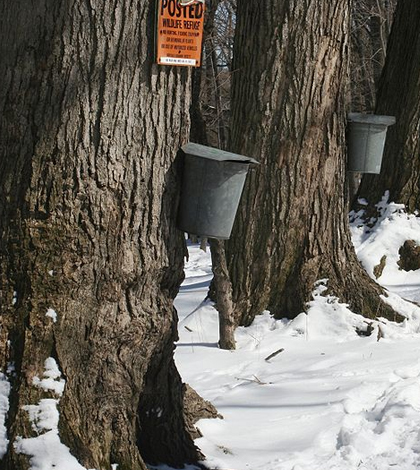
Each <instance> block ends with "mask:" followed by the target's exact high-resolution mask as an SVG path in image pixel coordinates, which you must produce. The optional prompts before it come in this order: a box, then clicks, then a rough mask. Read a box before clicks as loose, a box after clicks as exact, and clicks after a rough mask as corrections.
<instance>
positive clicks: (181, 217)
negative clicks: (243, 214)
mask: <svg viewBox="0 0 420 470" xmlns="http://www.w3.org/2000/svg"><path fill="white" fill-rule="evenodd" d="M182 150H183V152H184V153H185V160H184V174H183V179H182V192H181V201H180V206H179V212H178V228H179V229H180V230H183V231H184V232H187V233H190V234H194V235H199V236H205V237H209V238H217V239H221V240H226V239H228V238H229V237H230V234H231V232H232V227H233V222H234V220H235V216H236V211H237V209H238V205H239V200H240V198H241V194H242V190H243V187H244V183H245V178H246V175H247V173H248V168H249V165H250V164H251V163H253V164H257V163H258V162H257V161H256V160H254V159H253V158H249V157H244V156H243V155H237V154H234V153H230V152H225V151H223V150H218V149H215V148H212V147H207V146H204V145H199V144H194V143H188V144H186V145H184V146H183V147H182Z"/></svg>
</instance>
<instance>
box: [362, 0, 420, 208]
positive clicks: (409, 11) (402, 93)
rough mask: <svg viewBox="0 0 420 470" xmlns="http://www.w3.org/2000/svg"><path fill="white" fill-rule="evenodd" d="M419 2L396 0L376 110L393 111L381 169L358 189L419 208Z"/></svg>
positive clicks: (367, 195)
mask: <svg viewBox="0 0 420 470" xmlns="http://www.w3.org/2000/svg"><path fill="white" fill-rule="evenodd" d="M419 31H420V3H418V2H404V1H400V2H398V5H397V9H396V12H395V18H394V23H393V26H392V31H391V34H390V38H389V43H388V53H387V59H386V63H385V67H384V70H383V73H382V77H381V80H380V84H379V90H378V98H377V107H376V113H377V114H385V115H391V116H396V119H397V123H396V124H395V125H394V126H391V127H390V128H389V129H388V132H387V140H386V145H385V152H384V157H383V162H382V169H381V173H380V175H366V176H365V177H364V178H363V180H362V185H361V188H360V195H361V196H363V197H365V198H367V199H368V200H369V201H370V202H371V204H372V205H373V204H375V203H377V202H378V201H380V200H381V198H382V196H383V195H384V193H385V191H386V190H389V191H390V201H395V202H401V203H404V204H405V205H406V206H407V209H408V210H409V211H411V212H414V211H415V210H418V209H419V208H420V190H419V189H420V139H419V132H420V35H419Z"/></svg>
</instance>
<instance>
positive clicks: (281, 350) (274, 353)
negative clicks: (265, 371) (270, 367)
mask: <svg viewBox="0 0 420 470" xmlns="http://www.w3.org/2000/svg"><path fill="white" fill-rule="evenodd" d="M283 351H284V348H280V349H278V350H277V351H274V352H273V353H272V354H270V355H269V356H267V357H266V358H265V359H264V361H267V362H268V361H269V360H270V359H273V357H276V356H277V354H280V353H281V352H283Z"/></svg>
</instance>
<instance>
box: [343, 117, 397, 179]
mask: <svg viewBox="0 0 420 470" xmlns="http://www.w3.org/2000/svg"><path fill="white" fill-rule="evenodd" d="M348 122H349V128H348V149H349V163H348V169H349V171H357V172H360V173H376V174H377V173H380V171H381V164H382V155H383V151H384V146H385V138H386V131H387V128H388V126H391V125H392V124H395V117H394V116H378V115H375V114H362V113H349V115H348Z"/></svg>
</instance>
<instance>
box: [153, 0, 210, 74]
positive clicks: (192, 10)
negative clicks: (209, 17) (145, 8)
mask: <svg viewBox="0 0 420 470" xmlns="http://www.w3.org/2000/svg"><path fill="white" fill-rule="evenodd" d="M158 8H159V11H158V24H157V27H158V30H157V63H158V64H161V65H190V66H193V67H199V66H200V65H201V44H202V40H203V26H204V3H193V4H192V5H188V6H181V5H179V3H178V0H158Z"/></svg>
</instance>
